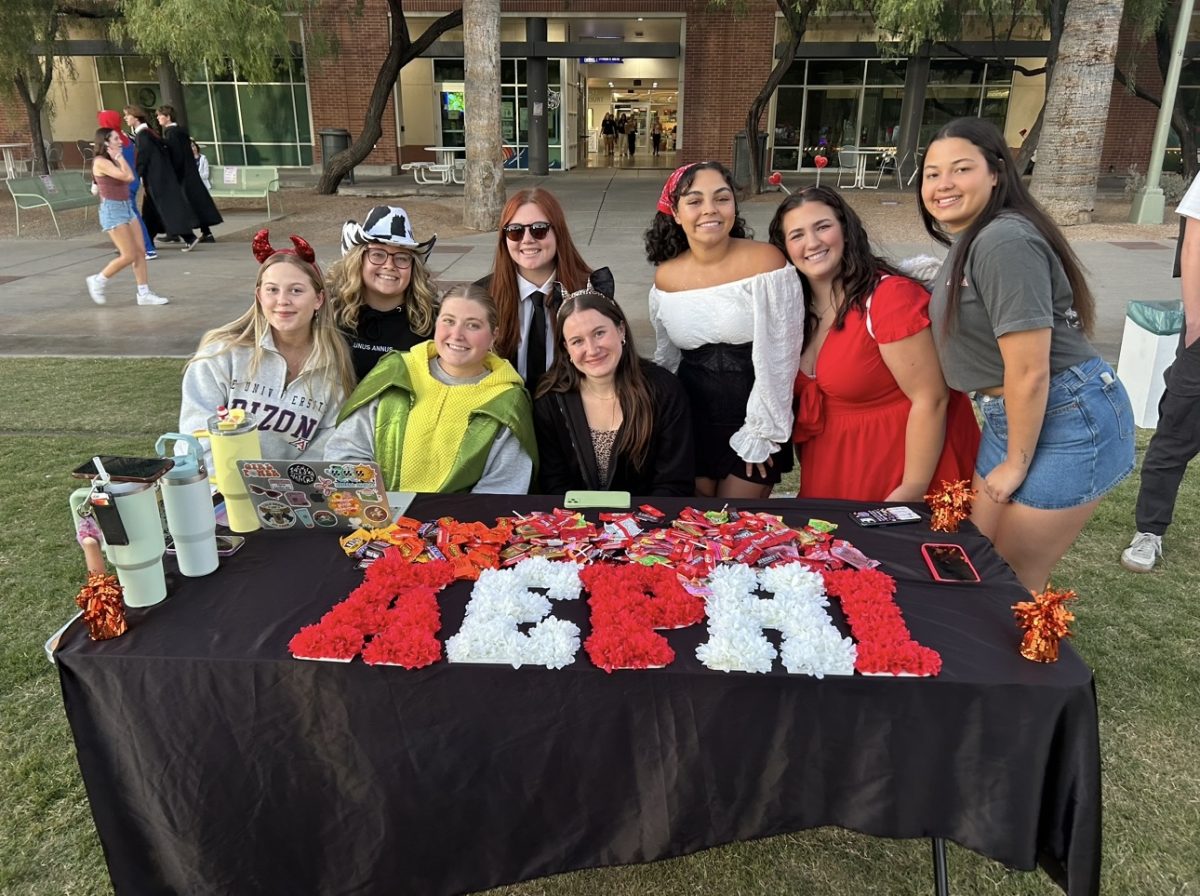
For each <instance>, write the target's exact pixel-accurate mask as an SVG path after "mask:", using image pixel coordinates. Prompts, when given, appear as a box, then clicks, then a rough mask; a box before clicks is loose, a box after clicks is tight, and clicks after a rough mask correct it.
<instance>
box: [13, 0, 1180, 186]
mask: <svg viewBox="0 0 1200 896" xmlns="http://www.w3.org/2000/svg"><path fill="white" fill-rule="evenodd" d="M452 8H454V6H453V5H452V4H451V3H449V2H442V0H410V2H408V3H406V5H405V9H406V14H407V19H408V23H409V29H410V33H411V34H412V35H413V36H414V37H415V36H417V35H419V34H420V33H422V32H423V31H424V29H425V28H426V27H427V26H428V24H429V23H430V22H431V21H433V19H434V18H436V17H437V16H438V15H440V14H441V13H444V12H446V11H449V10H450V9H452ZM503 16H504V19H503V24H502V34H501V41H502V57H503V59H504V62H503V64H502V82H503V84H502V100H501V102H502V107H501V119H502V127H503V129H504V135H503V136H504V140H505V143H506V145H507V146H508V147H509V148H510V150H511V154H512V156H513V164H516V165H522V164H523V163H524V160H525V155H524V150H525V149H526V145H527V138H528V133H527V128H526V125H527V115H528V109H527V85H526V83H525V77H526V59H527V58H532V57H533V55H534V54H540V53H544V54H545V56H546V58H548V60H549V62H548V71H549V76H548V80H549V88H550V91H549V100H550V101H549V103H548V105H549V107H550V115H549V143H550V147H549V157H550V167H551V168H552V169H554V168H570V167H575V166H577V165H581V164H586V162H587V160H588V157H589V156H591V155H593V154H595V153H596V152H598V151H599V148H600V147H599V146H598V141H597V134H598V130H599V124H600V120H601V118H602V117H603V115H604V113H605V112H607V111H614V112H616V113H621V112H624V113H625V114H627V115H629V116H631V117H635V118H636V119H637V121H638V122H639V127H638V138H637V152H638V155H637V156H636V157H637V158H641V154H642V153H643V152H646V150H647V147H648V146H649V130H650V128H649V123H650V121H651V120H652V118H654V117H657V118H658V120H659V121H660V122H661V123H662V125H663V130H664V138H663V139H664V146H665V148H667V150H668V151H669V152H671V153H674V154H675V156H674V159H673V160H677V161H679V162H684V161H689V160H696V159H704V158H719V159H723V160H725V161H726V162H728V161H730V159H731V156H732V146H733V141H734V136H735V134H736V133H737V132H738V131H740V130H742V129H743V128H744V123H745V115H746V111H747V109H748V108H749V105H750V103H751V101H752V100H753V98H754V96H755V95H756V94H757V92H758V90H759V89H760V87H761V85H762V84H763V83H764V82H765V80H766V78H767V75H768V73H769V72H770V70H771V67H772V65H773V63H774V57H775V52H776V47H777V46H778V45H779V44H780V43H781V41H782V40H783V20H782V18H781V17H780V16H779V14H778V12H777V10H776V7H775V4H774V3H773V2H770V0H750V2H749V3H748V4H747V12H746V14H745V15H743V16H736V15H734V14H733V13H731V12H729V11H727V10H717V9H713V8H711V7H710V6H709V4H708V2H707V0H524V2H505V3H504V4H503ZM531 18H540V19H544V20H545V29H546V39H545V41H542V42H539V41H532V40H529V39H528V37H527V31H526V25H527V20H528V19H531ZM318 33H319V34H321V35H323V36H325V37H334V38H336V40H337V42H338V43H339V44H340V48H341V49H340V54H339V55H338V56H337V57H334V58H326V59H310V58H308V56H307V53H306V46H307V45H309V44H310V43H311V41H309V40H308V36H309V35H313V34H318ZM387 34H388V27H387V5H386V3H384V2H383V0H366V2H365V3H364V8H363V10H362V13H361V15H354V14H353V13H350V12H347V11H346V10H345V5H344V4H342V3H338V2H335V0H329V2H327V3H326V4H325V5H324V6H323V7H321V8H320V10H319V11H318V12H316V13H315V14H312V15H309V16H306V17H304V18H303V19H300V18H297V19H296V20H295V21H294V26H293V37H294V54H295V55H294V58H293V59H290V60H280V63H279V66H278V72H279V74H278V78H277V80H275V81H272V82H271V83H268V84H248V83H245V82H243V81H241V80H239V79H238V77H237V73H236V72H198V73H196V72H193V73H192V74H191V76H190V78H189V79H185V80H184V83H183V93H184V98H185V103H186V106H187V111H188V121H189V127H190V130H191V132H192V134H193V136H195V137H196V139H197V140H198V141H200V142H201V143H202V144H204V146H205V152H206V153H207V154H208V156H209V159H210V161H212V162H214V163H222V164H274V165H283V166H312V165H320V162H321V140H320V137H319V133H320V132H321V131H322V130H326V129H330V128H343V129H345V130H347V131H350V132H351V133H352V134H353V133H357V132H358V131H359V129H360V128H361V127H362V121H363V116H364V114H365V111H366V104H367V100H368V96H369V93H370V90H371V86H372V84H373V81H374V77H375V73H376V71H377V67H378V64H379V61H380V60H381V59H382V58H383V56H384V54H385V53H386V51H387ZM84 36H86V35H84ZM79 37H80V35H71V36H70V40H68V41H67V42H66V43H65V44H64V45H63V51H64V53H65V54H67V55H73V58H72V60H71V62H72V66H71V68H73V70H74V71H73V73H72V72H71V71H70V69H69V68H68V67H67V66H66V65H62V66H60V69H59V72H58V74H57V77H56V87H55V96H54V107H55V113H54V116H53V118H52V119H50V120H49V121H48V122H46V125H47V133H48V134H50V135H51V136H52V139H54V140H55V141H56V142H57V143H59V144H60V145H62V146H63V147H64V150H65V152H64V158H65V159H66V161H67V163H68V164H70V162H71V160H72V153H73V147H74V143H75V141H76V140H77V139H80V138H84V139H90V137H91V136H92V133H93V131H94V122H95V117H94V116H95V111H96V109H98V108H102V107H108V108H113V107H118V106H120V105H124V104H125V103H126V102H135V103H141V104H142V105H144V106H146V107H148V108H152V107H153V106H154V105H156V104H157V103H158V102H160V101H161V99H160V92H159V86H158V83H157V76H156V72H155V71H154V70H153V69H152V68H151V67H150V66H149V64H148V62H147V60H145V59H142V58H140V57H136V56H122V55H120V53H119V51H118V49H117V48H115V47H111V46H108V47H106V46H104V45H103V44H97V42H96V41H95V40H94V39H93V40H91V41H86V42H85V41H80V40H79V39H78V38H79ZM91 37H93V38H94V37H95V36H94V35H92V36H91ZM967 37H968V38H969V37H971V35H967ZM975 37H977V38H980V39H979V40H978V42H977V43H975V44H972V42H971V41H970V40H967V41H965V43H964V45H965V46H968V47H975V48H977V49H978V50H979V52H980V54H981V56H982V55H983V54H984V53H986V54H987V55H988V56H990V57H992V58H993V60H994V59H995V58H996V54H997V53H998V54H999V56H1000V57H1001V58H1004V59H1008V60H1012V61H1015V62H1017V63H1019V64H1021V65H1023V66H1025V67H1026V68H1036V67H1037V66H1039V65H1040V64H1041V61H1042V57H1043V56H1044V50H1045V42H1044V40H1042V39H1041V37H1042V36H1041V34H1040V31H1039V26H1038V24H1037V23H1036V22H1031V23H1029V24H1028V26H1027V28H1026V30H1025V32H1024V34H1023V35H1021V39H1017V40H1012V41H1009V42H1007V43H1006V44H1000V45H995V44H993V43H992V42H991V41H990V40H986V41H985V40H983V39H982V38H983V37H984V35H982V34H980V35H975ZM85 45H86V46H87V47H88V48H89V53H90V55H85V54H83V53H81V52H78V49H79V48H82V47H84V46H85ZM97 46H100V47H101V49H100V50H98V51H97V50H96V49H95V47H97ZM1121 52H1122V57H1123V58H1124V59H1132V60H1134V61H1135V62H1136V71H1137V75H1138V77H1139V78H1140V81H1141V83H1142V84H1143V85H1144V86H1145V87H1147V88H1148V89H1150V90H1152V91H1157V90H1159V89H1161V80H1160V79H1159V76H1158V70H1157V66H1156V64H1155V62H1154V58H1153V54H1152V48H1149V47H1146V48H1142V49H1141V50H1137V48H1136V46H1135V43H1134V41H1133V38H1132V36H1131V35H1130V34H1129V33H1128V32H1127V31H1123V32H1122V51H1121ZM911 69H912V66H911V65H910V64H909V60H906V59H904V58H903V57H895V56H886V57H885V56H881V54H880V51H879V48H878V44H877V43H876V34H875V31H874V28H873V26H872V24H871V22H870V21H869V20H868V19H865V18H862V17H860V16H856V15H851V14H844V15H832V16H825V17H822V18H820V19H813V20H811V21H810V24H809V31H808V33H807V34H806V36H805V40H804V41H803V42H802V43H801V46H800V49H799V51H798V53H797V58H796V60H795V61H794V62H793V64H792V66H791V68H790V69H789V71H788V73H787V75H786V76H785V77H784V80H783V83H782V84H781V85H780V87H779V89H778V90H777V91H776V93H775V96H774V97H773V99H772V102H771V104H770V106H769V108H768V110H767V112H766V114H765V115H764V117H763V122H762V125H763V128H764V129H765V130H766V132H767V141H768V143H767V148H768V164H769V167H772V168H778V169H781V170H793V171H794V170H807V169H810V168H811V166H812V159H813V155H814V152H815V151H816V149H817V147H818V146H820V145H822V143H823V145H825V146H827V147H829V148H830V149H831V150H834V151H836V149H837V147H838V146H840V145H844V144H855V145H872V146H889V145H896V142H897V138H898V136H899V130H900V121H901V118H902V114H904V115H907V114H908V113H907V112H904V111H903V110H904V104H905V92H906V90H911V87H912V85H911V82H912V80H913V76H912V71H911ZM462 80H463V63H462V32H461V30H459V31H457V32H448V33H446V34H444V35H442V36H441V38H440V39H439V40H438V41H436V42H435V43H434V44H433V45H432V46H431V47H430V48H429V50H428V51H427V52H426V53H425V54H424V55H423V56H422V58H420V59H418V60H416V61H414V62H412V63H410V64H409V65H408V66H406V67H405V68H404V69H403V71H402V72H401V74H400V78H399V79H398V82H397V88H398V89H397V90H395V91H393V93H392V96H391V98H390V101H389V103H388V105H387V108H386V110H385V113H384V116H383V119H382V129H383V133H382V136H381V137H380V139H379V141H378V143H377V144H376V146H375V148H374V150H373V151H372V152H371V154H370V156H369V157H368V158H367V159H366V160H365V163H364V167H365V168H367V169H374V170H377V171H381V172H382V171H394V170H396V169H397V168H398V166H399V165H400V164H401V163H403V162H405V161H414V160H420V159H428V158H430V156H431V153H430V152H428V151H427V150H426V149H425V147H426V146H430V145H439V146H452V145H461V142H462V138H463V134H462V121H463V119H464V116H465V114H466V111H465V108H464V105H465V104H464V97H463V85H462ZM918 96H920V95H919V94H918ZM1043 97H1044V84H1043V79H1042V78H1040V77H1038V76H1031V77H1027V76H1025V75H1022V74H1020V73H1019V72H1014V71H1013V70H1012V69H1011V68H1010V67H1008V66H1006V65H1004V64H997V63H996V62H995V61H992V62H984V61H978V60H972V59H964V58H962V57H961V56H957V55H954V54H951V53H949V52H943V53H942V54H940V55H939V53H938V52H937V51H936V50H935V51H934V53H933V55H932V58H931V59H930V60H929V62H928V79H927V86H925V87H924V95H923V99H922V100H921V102H922V103H923V106H922V108H920V109H918V110H917V113H918V117H917V118H916V119H915V120H916V121H919V123H920V124H919V135H918V142H919V143H922V144H923V143H924V142H925V140H926V139H927V138H928V135H929V134H930V133H932V132H933V131H934V130H936V128H937V127H938V126H940V124H941V123H942V122H944V121H945V120H948V119H949V118H951V117H955V116H957V115H963V114H977V115H983V116H985V117H988V118H991V119H992V120H994V121H996V123H997V124H998V125H1000V126H1001V127H1002V128H1003V129H1004V131H1005V133H1006V134H1007V135H1008V137H1009V141H1010V143H1011V144H1012V145H1014V146H1016V145H1019V144H1020V142H1021V139H1022V137H1021V131H1022V129H1024V128H1027V127H1029V125H1030V124H1032V122H1033V120H1034V118H1035V117H1036V115H1037V111H1038V109H1039V108H1040V105H1041V102H1042V99H1043ZM1180 101H1181V102H1188V103H1191V104H1194V105H1196V106H1200V65H1197V66H1193V65H1188V66H1186V67H1185V74H1184V78H1183V80H1182V83H1181V93H1180ZM1155 114H1156V109H1155V108H1154V107H1153V106H1151V105H1150V104H1149V103H1147V102H1145V101H1143V100H1140V99H1138V98H1136V97H1134V96H1132V95H1131V94H1130V93H1129V92H1128V91H1127V90H1126V89H1125V88H1124V87H1122V86H1120V85H1117V84H1114V88H1113V106H1112V114H1111V116H1110V123H1109V128H1108V131H1107V134H1106V141H1105V149H1104V157H1103V160H1102V162H1101V173H1102V174H1117V175H1120V174H1124V173H1125V171H1126V170H1127V169H1128V168H1129V167H1130V166H1131V165H1136V166H1138V167H1140V168H1141V169H1142V170H1144V169H1145V167H1146V156H1147V153H1148V152H1149V145H1150V140H1151V136H1152V133H1153V127H1154V120H1155ZM906 120H907V119H906ZM27 131H28V127H27V124H26V120H25V113H24V109H23V107H22V106H21V104H20V102H19V101H18V100H17V98H16V96H15V95H9V96H5V97H3V98H0V142H19V141H20V140H21V139H22V138H23V136H24V135H25V134H26V133H27ZM1174 152H1175V155H1174V158H1173V159H1172V157H1171V155H1170V153H1171V151H1170V150H1169V151H1168V162H1167V167H1168V168H1170V167H1178V151H1177V150H1175V151H1174Z"/></svg>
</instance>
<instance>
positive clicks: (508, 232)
mask: <svg viewBox="0 0 1200 896" xmlns="http://www.w3.org/2000/svg"><path fill="white" fill-rule="evenodd" d="M550 227H551V224H550V222H549V221H535V222H534V223H532V224H505V225H504V235H505V236H506V237H508V241H509V242H510V243H519V242H521V240H523V239H525V228H529V235H530V236H531V237H533V238H534V239H535V240H544V239H545V238H546V234H548V233H549V232H550Z"/></svg>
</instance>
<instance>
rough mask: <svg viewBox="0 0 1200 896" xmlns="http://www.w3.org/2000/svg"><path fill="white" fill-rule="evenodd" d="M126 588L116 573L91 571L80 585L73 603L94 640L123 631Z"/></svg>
mask: <svg viewBox="0 0 1200 896" xmlns="http://www.w3.org/2000/svg"><path fill="white" fill-rule="evenodd" d="M124 595H125V592H124V591H123V590H122V588H121V586H120V585H119V584H117V577H116V576H110V575H105V574H104V573H102V572H94V573H92V574H91V575H89V576H88V580H87V584H86V585H84V586H83V587H82V588H81V589H79V594H77V595H76V596H75V603H77V604H78V605H79V609H81V610H83V621H84V622H85V623H87V627H88V634H90V635H91V636H92V640H93V641H104V640H107V639H108V638H115V637H117V636H118V635H123V634H125V630H126V629H127V628H128V627H129V626H128V625H127V624H126V622H125V597H124Z"/></svg>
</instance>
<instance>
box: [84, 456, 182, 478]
mask: <svg viewBox="0 0 1200 896" xmlns="http://www.w3.org/2000/svg"><path fill="white" fill-rule="evenodd" d="M100 463H101V464H103V465H104V471H105V472H106V473H108V475H109V478H110V479H112V481H113V482H157V481H158V480H159V479H161V478H162V476H163V475H164V474H165V473H166V472H167V471H168V470H170V469H171V467H173V466H175V461H173V460H171V458H169V457H119V456H116V455H112V454H102V455H100ZM71 475H72V476H74V477H75V478H76V479H95V478H96V477H97V476H99V475H100V474H99V471H97V469H96V464H95V459H94V458H93V459H92V460H89V461H88V462H87V463H85V464H80V465H79V466H78V467H76V468H75V469H74V470H72V471H71Z"/></svg>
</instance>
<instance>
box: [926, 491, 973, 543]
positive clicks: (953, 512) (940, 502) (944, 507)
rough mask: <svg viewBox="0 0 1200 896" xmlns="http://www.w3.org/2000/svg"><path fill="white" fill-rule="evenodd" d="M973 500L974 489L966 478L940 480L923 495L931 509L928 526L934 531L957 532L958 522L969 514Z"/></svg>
mask: <svg viewBox="0 0 1200 896" xmlns="http://www.w3.org/2000/svg"><path fill="white" fill-rule="evenodd" d="M974 500H975V489H973V488H971V483H970V482H968V481H967V480H966V479H960V480H959V481H958V482H947V481H946V480H944V479H943V480H942V485H941V488H938V489H936V490H934V491H932V492H930V493H929V494H928V495H926V496H925V501H926V502H927V503H928V504H929V508H930V509H931V510H932V511H933V518H932V519H931V520H930V521H929V528H930V529H931V530H932V531H934V532H957V531H958V524H959V523H961V522H962V521H963V520H965V519H966V518H967V517H969V516H970V515H971V502H972V501H974Z"/></svg>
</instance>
